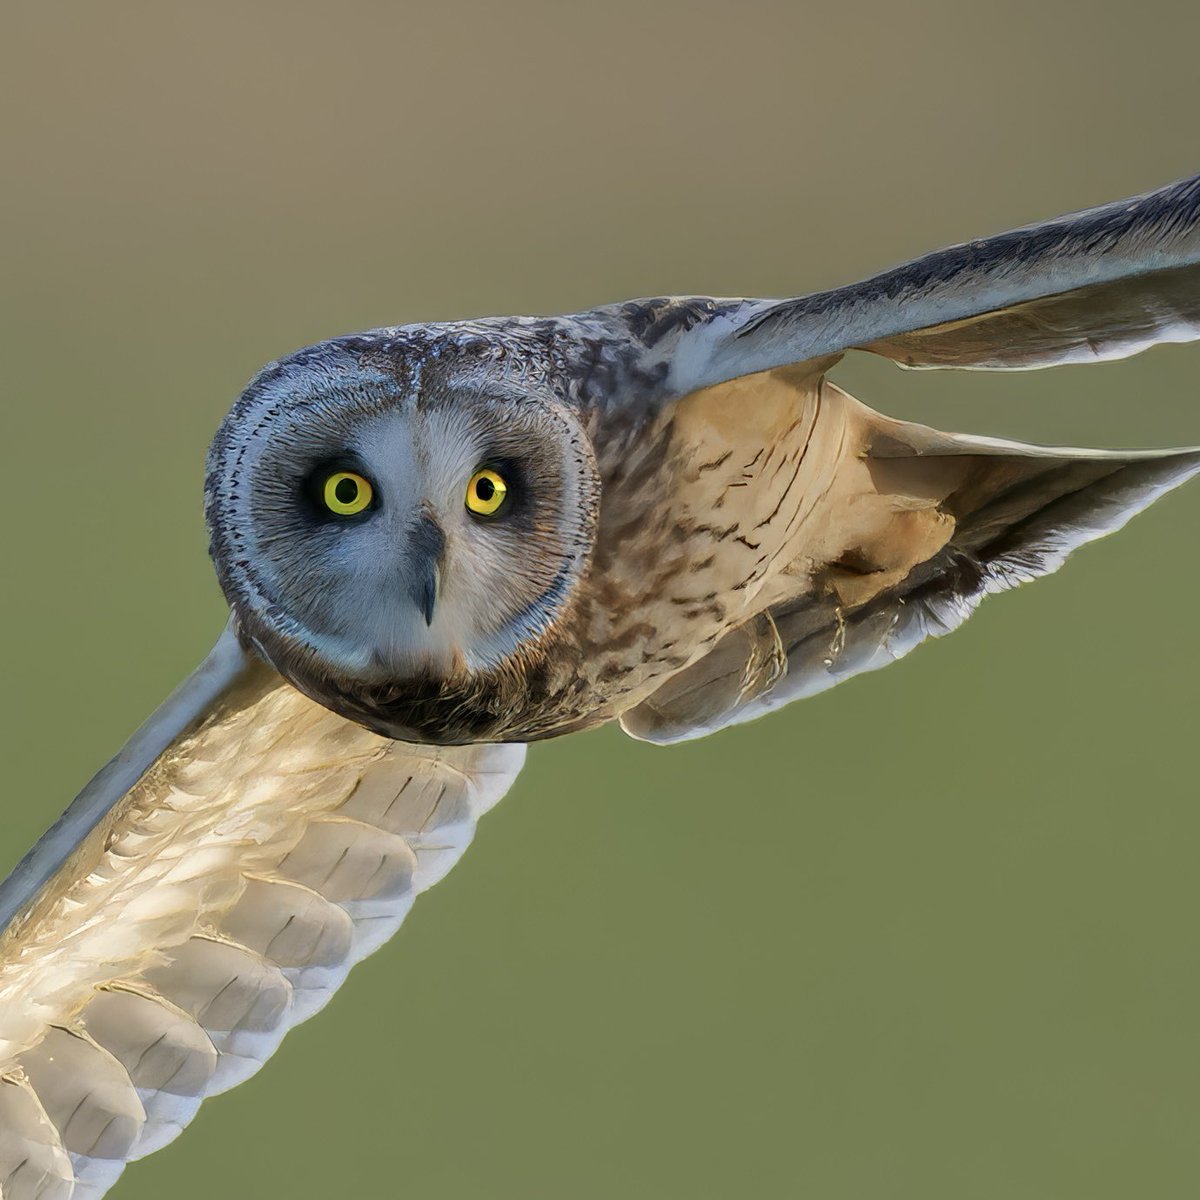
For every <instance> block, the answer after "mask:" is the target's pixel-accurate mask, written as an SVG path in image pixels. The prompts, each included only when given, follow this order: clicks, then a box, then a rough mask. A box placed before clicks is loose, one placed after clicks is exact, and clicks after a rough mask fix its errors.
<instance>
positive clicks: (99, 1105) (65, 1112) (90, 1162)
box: [0, 664, 525, 1200]
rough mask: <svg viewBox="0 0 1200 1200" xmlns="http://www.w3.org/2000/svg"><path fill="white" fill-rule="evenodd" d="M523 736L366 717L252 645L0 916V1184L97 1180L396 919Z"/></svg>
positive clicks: (303, 1012)
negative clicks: (412, 726) (245, 663)
mask: <svg viewBox="0 0 1200 1200" xmlns="http://www.w3.org/2000/svg"><path fill="white" fill-rule="evenodd" d="M524 753H525V751H524V747H523V746H471V747H462V748H457V747H455V748H446V749H442V748H435V747H423V746H412V745H407V744H403V743H399V742H392V741H388V740H387V739H385V738H382V737H379V736H377V735H375V734H372V733H369V732H368V731H367V730H364V729H361V728H359V727H358V726H356V725H353V724H351V723H349V722H347V721H345V720H343V719H342V718H340V717H337V716H335V715H333V714H332V713H329V712H327V711H326V710H325V709H323V708H321V707H320V706H319V705H317V704H315V703H313V702H312V701H310V700H308V699H306V698H305V697H304V696H302V695H300V693H298V692H296V691H295V690H294V689H292V688H291V687H289V686H288V685H286V684H284V683H283V682H282V681H281V680H279V679H278V677H277V676H275V675H273V674H272V673H270V672H269V671H268V670H267V669H266V668H264V667H261V666H259V665H257V664H251V665H250V666H249V667H248V669H247V673H246V677H245V678H244V679H243V680H241V681H239V683H238V685H237V686H236V687H235V688H234V689H233V691H232V692H231V693H230V694H229V695H228V696H226V697H225V698H224V699H223V701H222V702H221V704H220V705H219V706H218V707H217V709H216V710H215V711H214V712H213V713H212V714H210V716H209V717H208V718H207V719H205V720H204V721H203V722H202V723H201V724H200V725H199V726H198V728H196V729H195V730H194V731H193V732H191V733H189V734H186V735H185V736H183V737H181V738H178V739H177V740H176V741H175V742H174V743H173V744H172V745H170V746H169V747H168V748H167V750H166V751H165V752H164V753H163V754H162V755H161V756H160V757H159V758H158V760H157V761H156V762H154V763H153V765H152V766H151V767H150V769H149V770H148V771H147V772H146V773H145V774H144V775H143V776H142V778H141V780H140V781H139V782H138V783H137V784H136V785H135V786H134V787H133V788H132V789H131V790H130V791H129V792H128V793H127V794H126V795H125V796H124V797H123V799H121V800H120V801H119V803H117V804H116V805H115V806H114V807H113V809H112V811H111V812H110V813H109V814H108V815H107V817H106V818H105V819H104V820H102V821H101V822H100V824H99V825H98V826H97V827H96V828H95V829H94V830H93V831H92V832H91V833H90V834H89V835H88V837H87V838H86V839H85V840H84V841H83V842H82V844H81V845H80V846H79V848H78V849H77V850H76V851H75V852H74V853H73V854H72V855H71V857H70V858H69V859H68V860H67V861H66V863H64V865H63V866H62V868H61V869H60V870H59V871H58V873H57V874H56V875H55V876H54V877H53V878H52V879H51V880H50V881H49V883H48V884H47V885H46V886H45V887H44V888H43V889H42V890H41V891H40V892H39V893H38V894H37V895H35V896H34V897H33V899H32V901H31V902H30V903H29V904H27V905H26V906H25V907H24V908H23V909H22V910H21V911H20V912H18V913H17V915H16V917H15V918H14V920H13V921H12V923H11V924H10V925H9V927H8V928H7V929H6V930H5V931H4V933H3V935H2V936H0V1195H2V1196H3V1200H35V1198H37V1200H58V1198H62V1200H66V1198H67V1197H74V1198H75V1200H82V1198H84V1197H88V1198H90V1197H99V1196H101V1195H103V1193H104V1192H105V1191H106V1190H107V1189H108V1188H109V1187H110V1186H111V1185H112V1183H113V1182H114V1181H115V1180H116V1178H117V1177H118V1176H119V1175H120V1173H121V1170H122V1169H123V1167H124V1165H125V1163H126V1162H127V1161H130V1160H132V1159H136V1158H140V1157H142V1156H144V1155H146V1154H149V1153H150V1152H151V1151H153V1150H157V1149H158V1148H159V1147H161V1146H164V1145H166V1144H167V1143H168V1142H170V1141H171V1140H172V1139H173V1138H174V1137H176V1136H177V1135H178V1134H179V1132H180V1131H181V1130H182V1129H183V1127H184V1126H185V1125H186V1124H187V1123H188V1121H189V1120H191V1118H192V1116H193V1115H194V1114H195V1112H196V1109H197V1108H198V1106H199V1104H200V1102H201V1100H202V1099H204V1097H206V1096H209V1095H213V1094H216V1093H218V1092H221V1091H224V1090H225V1089H226V1088H229V1087H232V1086H233V1085H234V1084H236V1083H240V1082H241V1081H242V1080H244V1079H246V1078H248V1077H249V1076H250V1075H252V1074H253V1073H254V1072H255V1071H257V1070H258V1068H259V1067H260V1066H261V1065H262V1064H263V1062H264V1061H265V1060H266V1058H267V1057H268V1056H269V1055H270V1054H271V1053H272V1051H273V1050H274V1049H275V1047H276V1046H277V1045H278V1044H279V1041H280V1039H281V1038H282V1037H283V1035H284V1034H285V1033H286V1032H287V1030H288V1029H289V1028H291V1026H293V1025H295V1024H296V1023H298V1022H299V1021H302V1020H304V1019H306V1018H307V1017H310V1016H312V1015H313V1013H315V1012H317V1011H318V1010H319V1009H320V1008H321V1007H322V1006H323V1005H324V1004H325V1003H326V1001H327V1000H328V999H329V997H330V996H331V995H332V994H333V991H334V990H335V989H336V988H337V987H338V986H339V985H340V984H341V982H342V980H343V979H344V978H345V977H346V973H347V972H348V971H349V969H350V967H351V966H353V964H354V963H356V962H357V961H359V959H361V958H363V957H364V956H366V955H367V954H369V953H371V951H372V950H374V949H376V948H377V947H379V946H380V945H381V944H382V943H383V942H384V941H386V940H387V939H388V938H389V937H390V936H391V935H392V934H393V933H394V932H395V931H396V929H397V928H398V927H399V925H400V923H401V922H402V921H403V919H404V917H405V915H406V914H407V912H408V910H409V908H410V907H411V906H412V902H413V900H414V898H415V897H416V896H417V895H418V894H419V893H420V892H421V891H423V890H425V889H426V888H428V887H429V886H431V885H432V884H433V883H436V882H437V881H438V880H439V879H441V878H442V876H443V875H444V874H445V873H446V872H447V871H448V870H449V869H450V867H451V866H453V864H454V863H455V862H456V861H457V860H458V858H459V857H460V856H461V855H462V853H463V851H464V850H465V849H466V847H467V845H468V843H469V842H470V840H471V836H472V834H473V833H474V829H475V824H476V822H477V821H478V819H479V817H480V816H481V815H482V814H483V813H485V812H486V811H487V810H488V809H489V808H490V807H491V806H492V805H493V804H494V803H495V802H496V801H497V800H498V799H499V798H500V796H501V795H503V793H504V792H505V791H506V790H507V789H508V787H509V785H510V784H511V782H512V780H513V779H514V778H515V776H516V774H517V772H518V771H519V770H520V768H521V764H522V762H523V760H524Z"/></svg>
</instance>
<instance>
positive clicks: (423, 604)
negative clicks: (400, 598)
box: [413, 564, 441, 625]
mask: <svg viewBox="0 0 1200 1200" xmlns="http://www.w3.org/2000/svg"><path fill="white" fill-rule="evenodd" d="M440 574H441V572H440V571H439V570H438V568H437V566H436V564H435V565H434V567H433V570H432V571H431V572H430V573H429V575H427V576H426V578H425V579H424V580H423V581H422V582H421V583H420V584H418V585H417V586H416V587H415V588H413V599H414V600H415V601H416V604H417V607H418V608H419V609H420V610H421V616H423V617H424V618H425V624H426V625H432V624H433V610H434V607H435V606H436V604H437V595H438V576H439V575H440Z"/></svg>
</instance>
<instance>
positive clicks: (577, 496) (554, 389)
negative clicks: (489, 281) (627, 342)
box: [209, 300, 853, 744]
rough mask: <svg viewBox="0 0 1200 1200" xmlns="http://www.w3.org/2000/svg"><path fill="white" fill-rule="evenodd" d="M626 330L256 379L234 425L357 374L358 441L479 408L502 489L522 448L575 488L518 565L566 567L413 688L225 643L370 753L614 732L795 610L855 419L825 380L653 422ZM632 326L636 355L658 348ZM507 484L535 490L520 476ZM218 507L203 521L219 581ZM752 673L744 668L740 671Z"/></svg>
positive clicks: (461, 340) (346, 348)
mask: <svg viewBox="0 0 1200 1200" xmlns="http://www.w3.org/2000/svg"><path fill="white" fill-rule="evenodd" d="M655 303H656V304H657V302H655ZM716 305H717V302H716V301H710V300H700V301H687V302H682V301H681V302H665V301H664V302H662V303H661V305H659V306H658V307H657V308H656V310H655V311H657V312H658V314H659V318H660V321H661V322H664V323H665V324H666V326H667V327H668V328H670V329H677V328H685V327H687V325H688V322H689V321H690V320H692V319H694V316H695V313H696V311H697V310H699V311H702V312H704V313H711V312H712V311H713V310H714V309H715V307H716ZM624 315H625V314H624V313H623V312H622V310H621V309H620V308H618V309H614V310H597V311H596V312H593V313H589V314H584V315H583V316H580V317H565V318H558V319H555V320H548V319H539V318H506V319H497V320H494V321H480V322H473V323H471V324H470V325H469V326H463V325H454V326H449V327H439V326H416V327H407V328H403V329H397V330H390V329H388V330H380V331H376V332H373V333H368V334H361V335H355V336H354V337H351V338H343V339H336V340H335V341H333V342H330V343H324V344H322V346H320V347H316V348H312V349H308V350H304V351H301V352H300V353H299V354H298V355H294V356H292V357H291V358H289V359H285V360H283V361H282V362H280V363H277V364H272V366H271V367H269V368H267V370H266V371H264V372H263V374H262V376H260V378H259V380H257V381H256V382H255V384H253V385H252V386H251V387H250V388H249V389H248V391H247V398H244V400H243V406H246V407H254V406H262V405H263V401H264V399H267V400H268V404H267V406H266V408H267V413H268V416H269V415H270V413H271V412H272V410H274V409H276V408H277V407H278V403H277V402H276V401H275V399H274V397H273V395H272V392H273V388H274V385H276V384H277V383H278V381H279V380H287V379H288V378H289V375H290V374H291V373H292V372H295V371H303V372H304V374H305V376H306V378H308V379H310V380H311V379H312V378H313V377H314V376H316V377H317V378H318V379H320V378H321V377H322V376H324V377H325V378H326V379H327V380H329V381H330V382H331V383H332V384H333V385H334V386H335V387H338V386H339V385H340V386H341V387H343V388H344V387H345V385H344V384H342V383H341V378H342V377H344V376H349V377H351V379H352V380H354V383H353V385H352V386H353V388H356V389H358V390H362V389H361V383H360V381H361V379H362V377H363V376H364V375H366V376H368V377H373V378H374V379H375V380H376V381H383V384H384V387H383V390H382V391H381V393H380V394H379V395H378V396H371V397H370V398H369V399H367V400H366V401H365V402H364V399H363V397H362V396H360V395H355V394H354V393H353V391H352V392H351V393H350V395H349V397H347V396H346V395H345V394H342V395H339V396H338V397H337V403H338V404H339V405H344V404H345V403H346V400H347V398H348V399H349V401H350V403H351V404H352V405H354V411H353V414H352V415H353V417H354V419H355V421H356V422H361V421H362V420H363V419H364V418H366V419H371V418H372V417H374V416H376V415H378V414H379V413H383V414H385V418H390V417H402V418H403V419H404V420H405V421H411V422H424V423H430V424H431V423H434V422H437V421H439V420H441V419H443V418H444V417H445V416H446V415H447V414H450V415H451V416H454V415H459V416H462V417H464V418H465V419H467V420H474V416H475V412H476V410H477V408H478V406H479V405H481V404H486V405H487V407H488V410H489V413H490V414H491V415H492V416H493V418H494V419H495V421H496V423H497V427H498V428H499V429H501V430H503V431H505V432H506V433H509V434H515V435H516V436H515V439H514V443H513V445H514V449H513V451H512V452H511V453H510V456H509V461H510V464H511V467H510V469H512V470H525V469H526V468H523V467H521V466H520V464H519V463H517V462H516V460H517V459H518V458H520V457H521V456H523V455H528V454H529V453H531V451H535V450H536V448H537V443H538V440H539V439H540V438H544V437H547V436H550V437H553V438H555V439H559V440H561V439H564V438H565V440H566V442H567V444H568V445H569V446H570V447H571V449H572V454H571V467H572V469H573V470H574V471H575V472H576V473H577V474H578V477H579V479H581V480H583V485H582V486H580V487H578V488H577V489H576V490H575V491H574V492H573V493H572V499H571V503H572V504H573V505H574V507H573V508H570V509H564V508H561V507H560V508H557V509H556V510H554V511H547V512H545V513H544V514H540V515H539V520H538V521H537V522H535V523H533V524H531V525H530V526H529V529H530V532H532V533H533V534H534V535H535V536H534V537H533V538H532V539H531V540H530V541H529V542H528V543H527V544H526V545H524V546H523V547H522V548H521V550H520V553H521V554H523V555H525V556H526V557H536V556H537V555H539V553H540V552H541V550H542V548H543V545H544V542H545V540H546V539H547V538H557V539H558V540H559V541H567V542H573V543H574V544H575V545H576V547H577V551H578V552H577V554H576V555H575V556H574V557H573V558H571V559H570V560H569V561H568V562H567V563H566V564H561V563H560V564H556V565H551V564H547V565H546V566H545V567H544V569H540V570H539V572H538V586H539V587H540V588H541V590H540V592H539V593H538V594H537V595H536V596H535V597H534V598H533V599H534V604H533V605H532V606H530V605H527V608H529V609H531V610H532V609H533V608H536V613H534V612H532V611H531V612H530V613H528V614H527V616H528V617H529V618H530V619H528V620H527V621H526V623H525V624H523V625H522V627H521V637H520V639H519V643H518V644H515V645H514V646H513V647H512V649H511V651H510V652H507V653H501V654H500V655H498V656H496V658H495V660H494V661H490V662H483V663H480V662H479V661H475V662H471V661H468V660H467V659H466V658H465V657H464V656H463V655H461V654H459V655H453V656H451V657H450V658H448V659H447V660H445V661H439V662H436V663H432V664H422V665H421V666H418V667H417V669H415V670H406V671H403V672H397V671H396V670H395V669H394V668H391V667H389V669H388V670H387V672H386V673H385V675H384V677H383V678H378V679H377V678H374V677H371V676H369V675H368V677H367V678H365V679H364V677H363V673H362V672H361V671H358V672H356V673H355V674H354V677H353V678H352V679H347V678H346V677H345V676H344V675H343V674H342V673H340V672H337V671H331V670H329V669H328V666H327V664H326V663H323V662H321V661H319V660H316V659H315V658H314V657H313V656H312V655H311V654H307V655H306V650H307V647H304V646H298V645H297V644H296V643H295V642H292V641H287V640H285V641H282V642H281V641H280V640H279V639H278V638H272V637H271V636H270V635H268V636H261V635H260V632H259V628H258V627H256V625H255V622H254V620H253V617H252V618H251V620H249V621H247V620H244V619H243V622H242V626H241V627H242V633H243V636H244V637H246V638H247V639H248V640H249V641H251V642H252V644H253V645H254V646H255V647H256V649H257V650H258V652H259V653H260V654H262V655H263V657H265V658H267V659H268V661H270V662H272V664H273V665H274V666H275V667H276V668H277V669H279V670H280V671H281V672H282V673H284V674H285V675H286V676H287V677H288V678H290V679H292V680H293V682H295V683H296V684H297V685H298V686H299V687H300V688H301V690H303V691H305V692H306V693H307V694H309V695H310V696H312V697H313V698H314V699H317V700H319V701H320V702H322V703H325V704H329V705H331V706H334V707H336V709H337V711H341V712H345V713H347V714H350V715H353V717H354V719H356V720H358V721H360V722H361V723H362V724H364V725H366V726H367V727H369V728H371V729H373V730H376V731H377V732H382V733H386V734H387V735H388V736H393V737H403V738H405V739H406V740H409V741H418V742H429V743H436V744H465V743H476V742H486V741H499V742H512V741H533V740H538V739H542V738H546V737H550V736H556V735H558V734H562V733H566V732H570V731H574V730H578V729H584V728H589V727H592V726H595V725H598V724H602V723H604V722H606V721H609V720H612V719H615V718H619V717H620V716H621V715H622V714H623V713H625V712H626V711H628V710H629V709H631V708H633V707H635V706H636V705H638V704H640V703H641V702H643V701H644V700H646V699H647V698H648V697H649V696H651V695H652V694H653V693H654V691H655V689H656V688H657V686H658V685H659V683H660V681H662V680H663V679H665V678H667V677H669V676H671V675H673V674H675V673H677V672H679V671H680V670H682V669H684V668H686V667H688V666H690V665H691V664H693V663H694V662H696V661H697V660H698V659H700V658H702V657H703V656H704V655H705V654H707V653H708V652H709V651H710V650H711V649H712V648H713V646H714V645H716V644H717V643H718V642H720V641H721V639H722V638H724V637H725V636H726V635H728V634H729V633H731V632H732V631H734V630H737V629H738V628H740V627H743V626H747V625H750V626H754V625H755V623H756V622H758V621H760V619H761V618H762V616H763V614H764V613H766V612H769V608H770V605H771V603H772V602H773V600H774V599H776V598H777V597H778V596H779V595H781V594H786V595H787V596H789V597H792V598H794V597H795V595H796V594H797V592H798V590H802V588H803V587H804V586H808V582H809V581H808V579H807V575H806V573H805V568H804V555H803V546H804V539H805V536H806V531H807V527H808V525H809V523H810V522H811V521H812V520H813V519H814V517H815V518H816V519H817V520H818V521H819V519H820V517H821V515H822V513H823V511H824V508H825V507H826V506H827V504H828V494H827V493H828V490H829V482H830V481H831V480H832V479H833V478H835V477H836V476H837V475H838V471H839V465H840V457H839V456H840V455H842V454H844V453H845V447H846V445H847V440H846V430H845V425H846V417H847V412H848V411H849V407H848V406H850V405H853V402H852V401H850V400H849V398H848V397H846V396H845V395H844V394H843V393H841V392H839V391H838V390H837V389H836V388H834V387H833V386H832V385H831V384H829V383H828V382H826V381H825V380H824V377H823V368H824V366H825V365H827V364H825V363H823V364H821V369H818V368H814V369H805V370H798V371H797V370H793V371H779V372H773V373H765V374H764V375H763V376H762V377H753V378H751V379H737V380H733V381H730V382H728V383H725V384H721V385H718V386H716V387H712V388H708V389H701V390H700V391H698V392H696V393H695V394H693V395H691V396H689V397H688V398H687V401H686V403H682V404H681V403H667V402H665V398H666V397H667V396H668V395H669V390H668V387H667V384H666V377H665V373H664V372H663V371H659V370H655V369H654V368H653V367H652V366H650V365H648V363H647V357H646V347H645V346H643V348H642V350H641V352H640V353H638V354H636V355H634V354H632V353H623V352H622V351H623V343H622V342H621V340H620V339H617V338H615V337H614V330H613V328H612V327H611V323H612V321H613V320H616V319H623V318H624ZM649 328H651V329H652V331H653V332H652V333H651V334H650V335H649V339H650V340H649V342H648V343H647V345H649V346H650V347H652V346H653V344H654V339H655V338H657V337H661V336H662V334H661V330H660V329H659V328H658V326H657V325H654V326H651V327H649ZM297 399H298V398H296V397H295V396H294V395H293V396H292V399H291V402H292V405H293V406H294V407H295V408H296V409H297V410H300V413H301V419H304V417H303V409H304V407H305V406H309V407H312V408H313V409H314V410H317V411H319V407H320V403H321V401H320V400H319V399H318V398H314V399H311V400H310V399H305V398H299V402H297ZM246 420H247V413H246V411H245V410H244V409H241V410H240V409H239V408H235V409H234V412H233V414H231V418H230V421H231V422H233V423H235V424H236V425H237V427H238V429H239V432H240V433H242V434H243V436H244V426H245V423H246ZM240 445H241V442H240V441H239V446H240ZM224 450H225V447H224V445H223V440H222V438H221V436H218V439H217V441H216V443H215V444H214V460H215V461H216V463H217V464H218V468H217V469H218V471H219V473H220V475H221V477H222V479H228V477H229V475H230V474H231V470H230V466H229V459H227V458H226V457H225V454H224ZM415 457H416V459H419V458H420V455H419V454H417V455H416V456H415ZM414 461H415V459H414ZM422 469H427V468H422ZM225 486H226V487H227V485H225ZM524 486H525V487H526V488H535V487H536V485H535V484H533V483H532V482H531V481H530V480H529V479H528V475H526V479H525V483H524ZM216 490H217V489H216V488H215V487H214V488H210V506H209V514H210V522H211V523H212V526H213V530H214V557H216V558H217V560H218V561H222V560H223V559H224V558H225V557H226V555H225V552H224V544H223V543H224V539H225V536H226V531H225V528H224V519H223V510H222V508H221V507H220V506H219V504H218V503H215V502H213V501H212V498H211V496H212V493H213V492H216ZM563 494H564V495H565V493H563ZM560 499H561V497H560ZM451 565H452V564H451ZM781 578H782V579H786V582H785V583H783V584H782V585H781V583H780V580H781ZM356 632H361V623H360V624H359V626H358V627H357V629H356ZM756 656H761V655H760V652H759V650H758V649H756V650H755V651H754V652H753V653H751V654H750V656H749V657H750V658H751V659H754V658H755V657H756ZM775 657H776V658H777V657H778V656H777V654H776V655H775Z"/></svg>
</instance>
